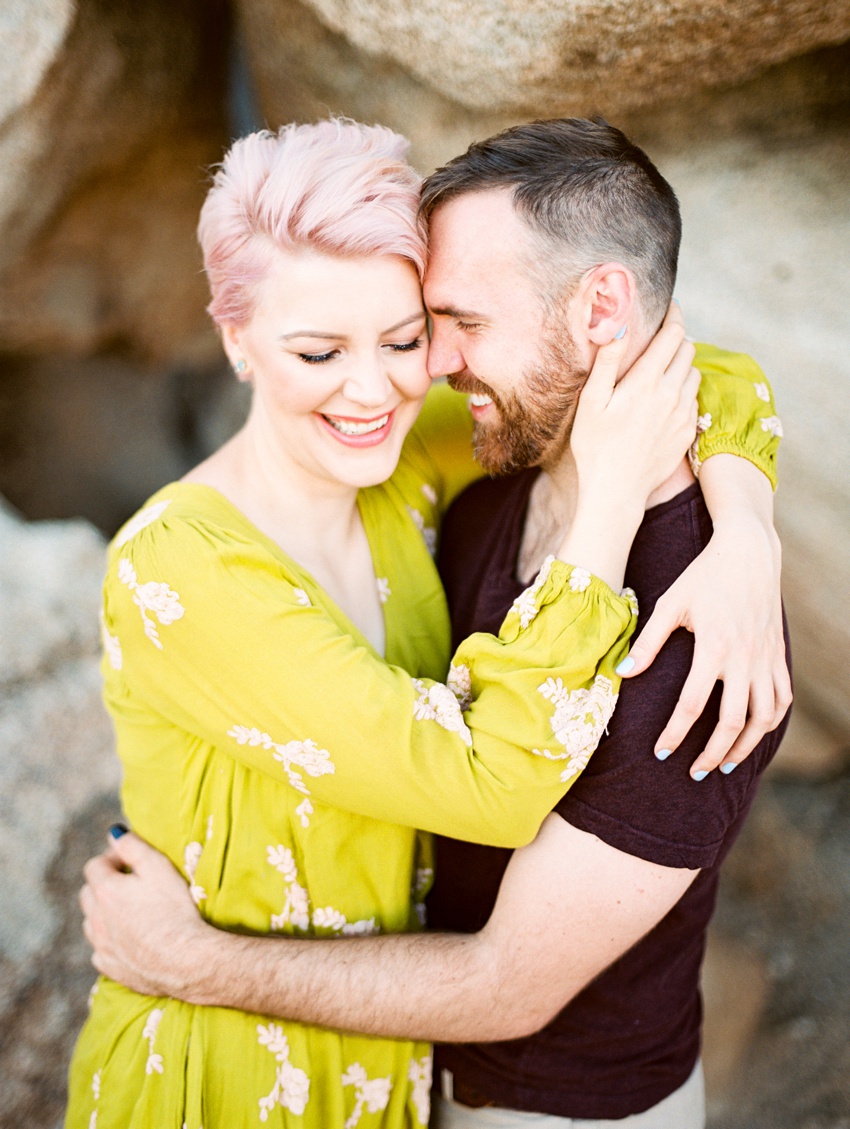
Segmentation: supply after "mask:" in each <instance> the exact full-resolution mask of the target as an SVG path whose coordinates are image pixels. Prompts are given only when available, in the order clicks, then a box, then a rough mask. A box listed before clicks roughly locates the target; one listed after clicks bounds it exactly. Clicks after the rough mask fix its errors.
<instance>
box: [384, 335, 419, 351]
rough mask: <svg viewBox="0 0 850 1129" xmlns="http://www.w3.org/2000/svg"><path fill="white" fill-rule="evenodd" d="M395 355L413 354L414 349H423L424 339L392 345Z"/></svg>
mask: <svg viewBox="0 0 850 1129" xmlns="http://www.w3.org/2000/svg"><path fill="white" fill-rule="evenodd" d="M390 348H391V349H392V351H393V352H394V353H412V352H413V350H414V349H421V348H422V338H421V337H417V338H416V340H415V341H404V342H402V343H401V344H399V345H390Z"/></svg>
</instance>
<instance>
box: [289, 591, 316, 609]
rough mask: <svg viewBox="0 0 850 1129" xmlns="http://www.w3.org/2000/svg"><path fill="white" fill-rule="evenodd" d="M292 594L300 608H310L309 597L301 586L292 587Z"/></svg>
mask: <svg viewBox="0 0 850 1129" xmlns="http://www.w3.org/2000/svg"><path fill="white" fill-rule="evenodd" d="M292 594H293V595H294V596H295V599H296V600H297V601H298V603H299V604H300V605H301V607H302V608H312V606H313V605H312V604H311V603H310V597H309V596H308V595H307V593H306V592H305V591H304V589H303V588H293V589H292Z"/></svg>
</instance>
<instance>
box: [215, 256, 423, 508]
mask: <svg viewBox="0 0 850 1129" xmlns="http://www.w3.org/2000/svg"><path fill="white" fill-rule="evenodd" d="M223 336H224V344H225V348H226V350H227V353H228V356H229V358H230V360H231V363H233V364H236V362H237V361H239V360H240V359H241V360H244V361H245V362H246V365H247V377H248V378H249V379H250V380H251V382H252V383H253V386H254V402H253V406H252V410H251V418H250V421H249V427H251V428H253V429H254V430H255V435H256V436H257V437H258V438H259V441H260V443H261V445H262V447H263V449H264V450H268V449H269V445H270V444H271V446H272V449H273V451H274V455H275V457H276V458H277V459H282V460H283V461H284V463H286V462H289V463H292V464H293V465H294V466H295V467H297V468H299V469H300V471H301V472H307V473H308V474H309V475H311V476H313V477H314V478H315V477H318V478H320V479H322V480H324V481H326V482H336V483H342V484H344V485H347V486H353V487H361V486H372V485H375V484H376V483H379V482H384V481H385V480H386V479H387V478H389V476H390V475H391V474H392V472H393V471H394V470H395V467H396V464H397V462H398V458H399V454H400V452H401V445H402V442H403V441H404V437H405V436H406V435H407V433H408V431H409V430H410V428H411V426H412V425H413V422H414V420H415V419H416V415H417V413H418V411H419V408H420V406H421V404H422V400H423V398H424V396H425V393H426V392H427V391H428V387H429V383H430V381H429V377H428V373H427V370H426V357H427V352H428V340H427V336H426V324H425V309H424V306H423V303H422V291H421V288H420V285H419V279H418V277H417V274H416V271H415V269H414V267H413V266H412V265H411V264H410V263H409V262H407V261H406V260H405V259H402V258H398V257H396V256H378V255H373V256H366V257H363V258H342V257H335V256H332V255H325V254H321V253H317V252H314V251H298V252H292V253H289V252H287V253H284V252H276V254H275V259H274V263H273V266H272V269H271V270H270V272H269V274H268V275H267V277H266V278H265V279H264V281H263V282H262V283H261V284H260V287H259V292H258V301H257V306H256V309H255V311H254V315H253V317H252V318H251V320H250V322H248V323H247V324H246V325H244V326H241V327H238V328H237V327H234V326H225V327H224V333H223ZM258 429H259V430H258Z"/></svg>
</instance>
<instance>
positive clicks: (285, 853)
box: [266, 843, 310, 930]
mask: <svg viewBox="0 0 850 1129" xmlns="http://www.w3.org/2000/svg"><path fill="white" fill-rule="evenodd" d="M266 856H267V862H268V864H269V866H273V867H274V868H275V870H277V871H278V872H279V873H280V874H282V875H283V877H284V879H285V880H286V883H287V889H286V900H285V901H284V903H283V909H282V910H281V911H280V913H273V914H272V917H271V927H272V929H273V930H280V929H285V928H286V926H287V925H291V926H292V927H293V928H294V929H309V927H310V895H309V894H308V893H307V891H306V890H305V889H304V887H303V886H302V885H301V884H300V883H299V881H298V868H297V866H296V865H295V857H294V855H293V854H292V851H291V850H290V849H289V847H284V846H283V844H282V843H279V844H278V845H277V846H276V847H266Z"/></svg>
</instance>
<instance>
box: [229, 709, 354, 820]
mask: <svg viewBox="0 0 850 1129" xmlns="http://www.w3.org/2000/svg"><path fill="white" fill-rule="evenodd" d="M227 736H228V737H232V738H233V740H234V741H236V743H237V744H238V745H252V746H257V745H259V746H261V747H262V748H263V749H268V750H269V751H270V752H271V750H274V752H273V753H272V756H273V757H274V759H275V760H276V761H280V763H281V764H282V765H283V771H284V772H285V773H286V775H287V778H288V780H289V783H290V784H291V785H292V787H293V788H294V789H295V790H296V791H297V792H301V794H302V795H304V796H309V795H310V789H309V788H308V787H307V785H306V784H305V783H304V780H303V778H302V776H301V773H300V772H296V770H295V769H294V768H293V767H292V766H293V765H298V767H299V768H301V769H303V770H304V771H305V772H306V773H307V775H308V776H325V775H326V774H327V773H331V774H333V773H334V772H335V769H334V763H333V761H332V760H331V755H330V753H329V752H328V750H327V749H320V748H319V746H318V745H317V744H316V742H315V741H311V740H309V738H308V739H307V740H306V741H289V742H288V743H287V744H286V745H281V744H278V743H277V742H276V741H273V740H272V739H271V737H269V735H268V733H264V732H263V731H262V730H260V729H257V728H256V726H252V727H249V726H247V725H234V726H233V728H232V729H228V731H227ZM300 814H301V817H302V818H301V822H302V824H304V817H305V815H307V814H308V813H307V812H306V811H304V812H302V813H300ZM304 826H305V827H306V826H307V824H304Z"/></svg>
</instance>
